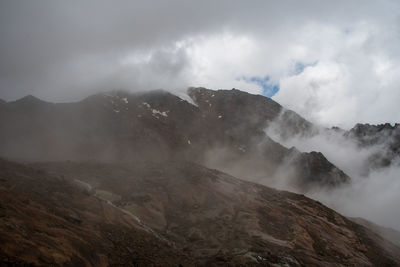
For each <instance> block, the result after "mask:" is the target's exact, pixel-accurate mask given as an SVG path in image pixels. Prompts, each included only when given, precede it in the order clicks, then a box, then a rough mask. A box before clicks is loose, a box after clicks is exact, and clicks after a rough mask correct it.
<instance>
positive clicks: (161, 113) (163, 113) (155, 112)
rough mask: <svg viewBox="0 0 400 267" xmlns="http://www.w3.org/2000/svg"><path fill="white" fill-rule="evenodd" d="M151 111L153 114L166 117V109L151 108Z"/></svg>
mask: <svg viewBox="0 0 400 267" xmlns="http://www.w3.org/2000/svg"><path fill="white" fill-rule="evenodd" d="M151 112H152V113H153V116H154V115H161V116H164V117H168V114H167V112H168V111H159V110H157V109H152V110H151Z"/></svg>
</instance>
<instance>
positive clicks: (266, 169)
mask: <svg viewBox="0 0 400 267" xmlns="http://www.w3.org/2000/svg"><path fill="white" fill-rule="evenodd" d="M188 95H189V96H190V97H191V98H192V101H193V103H189V102H187V101H185V100H183V99H181V98H179V97H177V96H175V95H173V94H170V93H168V92H165V91H161V90H159V91H152V92H147V93H128V92H124V91H114V92H109V93H102V94H97V95H93V96H90V97H88V98H86V99H84V100H82V101H79V102H75V103H58V104H54V103H48V102H44V101H41V100H39V99H37V98H35V97H33V96H28V97H25V98H22V99H20V100H17V101H14V102H9V103H7V104H5V105H3V107H2V108H1V109H0V123H1V124H2V125H6V127H4V128H3V129H2V131H1V132H0V155H1V156H3V157H7V158H11V159H19V160H35V161H38V160H44V161H46V160H92V161H103V162H116V161H125V162H127V161H135V160H137V159H142V158H147V159H150V160H155V159H158V160H162V159H167V158H177V159H179V158H185V159H187V160H190V161H193V162H198V163H201V164H204V165H206V166H209V167H211V168H217V169H221V170H223V171H225V172H228V173H230V174H233V175H235V176H237V177H240V178H246V179H249V180H251V181H257V182H261V183H264V184H268V183H270V180H276V179H283V178H282V177H285V180H287V181H289V183H290V184H291V186H292V187H293V188H294V190H297V191H299V192H306V191H308V190H310V189H312V188H313V187H315V186H327V187H330V186H335V185H340V184H342V183H348V182H349V181H350V178H349V177H348V176H347V175H346V174H345V173H343V172H342V171H341V170H339V169H338V168H337V167H336V166H334V165H333V164H331V163H330V162H329V161H328V160H327V159H326V158H325V157H324V156H323V155H322V154H320V153H300V152H299V151H297V150H296V149H294V148H293V149H287V148H285V147H283V146H282V145H280V144H279V143H276V142H274V141H273V140H271V139H270V138H269V137H268V136H267V135H266V134H265V128H266V127H268V125H269V124H270V123H273V121H274V120H275V119H276V118H277V117H279V118H280V119H281V121H282V128H284V129H285V133H286V134H288V135H289V134H295V133H311V132H312V130H313V125H312V124H311V123H310V122H308V121H306V120H305V119H303V118H301V117H300V116H299V115H297V114H296V113H294V112H292V111H289V110H286V109H284V108H283V107H282V106H280V105H279V104H278V103H276V102H274V101H273V100H271V99H269V98H266V97H263V96H260V95H251V94H248V93H245V92H241V91H239V90H236V89H233V90H218V91H213V90H208V89H205V88H190V89H189V90H188ZM303 163H306V164H307V166H309V168H307V169H305V168H303V167H302V166H301V165H302V164H303ZM282 170H285V172H284V173H283V172H282Z"/></svg>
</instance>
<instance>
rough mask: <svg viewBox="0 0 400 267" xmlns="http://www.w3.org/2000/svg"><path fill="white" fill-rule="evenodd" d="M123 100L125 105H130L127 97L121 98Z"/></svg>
mask: <svg viewBox="0 0 400 267" xmlns="http://www.w3.org/2000/svg"><path fill="white" fill-rule="evenodd" d="M121 100H122V101H123V102H124V103H125V104H128V103H129V102H128V98H126V97H124V98H121Z"/></svg>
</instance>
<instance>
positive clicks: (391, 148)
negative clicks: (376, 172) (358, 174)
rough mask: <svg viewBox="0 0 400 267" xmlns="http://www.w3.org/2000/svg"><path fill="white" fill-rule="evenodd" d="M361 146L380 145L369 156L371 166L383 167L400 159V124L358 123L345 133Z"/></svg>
mask: <svg viewBox="0 0 400 267" xmlns="http://www.w3.org/2000/svg"><path fill="white" fill-rule="evenodd" d="M345 135H346V136H347V137H348V138H352V139H354V140H356V142H357V144H358V145H359V146H360V147H361V148H371V147H379V150H378V151H377V152H375V153H374V154H373V155H372V156H371V157H370V158H369V164H370V168H382V167H387V166H390V165H391V164H393V163H399V160H400V124H399V123H396V124H394V125H393V126H392V125H391V124H390V123H385V124H378V125H370V124H360V123H359V124H356V125H355V126H354V127H353V128H352V129H350V130H349V131H348V132H346V133H345Z"/></svg>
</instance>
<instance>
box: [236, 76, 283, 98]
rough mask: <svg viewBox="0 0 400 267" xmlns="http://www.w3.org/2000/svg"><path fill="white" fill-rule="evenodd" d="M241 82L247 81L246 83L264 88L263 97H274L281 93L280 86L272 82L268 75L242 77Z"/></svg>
mask: <svg viewBox="0 0 400 267" xmlns="http://www.w3.org/2000/svg"><path fill="white" fill-rule="evenodd" d="M238 80H240V81H245V82H246V83H253V84H256V85H258V86H260V87H261V88H262V95H263V96H266V97H272V96H274V95H275V94H276V93H277V92H278V91H279V84H277V83H274V82H272V81H271V79H270V77H269V76H268V75H266V76H264V77H260V76H251V77H247V76H242V77H240V78H238Z"/></svg>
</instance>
